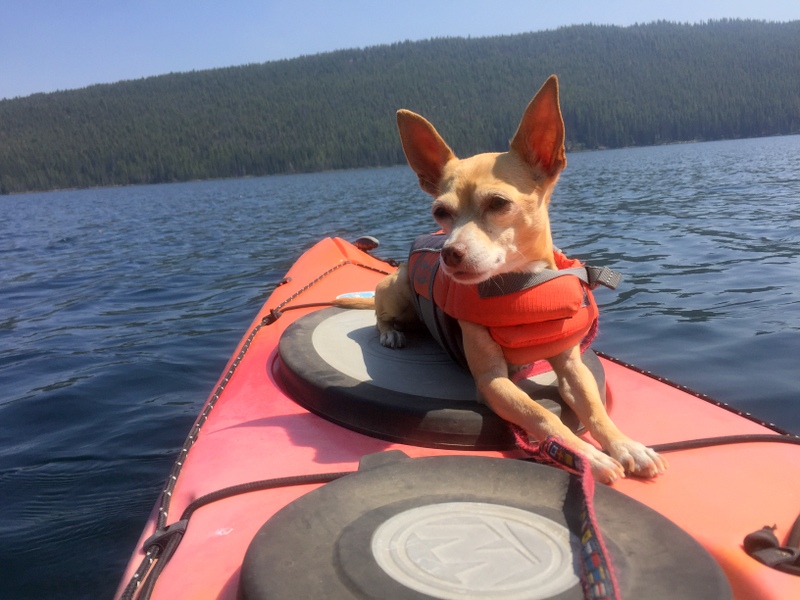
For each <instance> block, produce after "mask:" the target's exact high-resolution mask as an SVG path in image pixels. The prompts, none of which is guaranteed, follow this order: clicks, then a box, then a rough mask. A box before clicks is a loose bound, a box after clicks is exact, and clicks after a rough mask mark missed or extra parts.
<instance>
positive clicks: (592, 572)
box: [511, 424, 621, 600]
mask: <svg viewBox="0 0 800 600" xmlns="http://www.w3.org/2000/svg"><path fill="white" fill-rule="evenodd" d="M511 429H512V431H513V432H514V437H515V438H516V440H517V445H518V446H519V447H520V448H522V449H523V450H525V451H526V452H528V453H530V454H531V455H532V457H533V458H534V460H536V461H537V462H543V463H549V464H553V465H555V466H558V467H561V468H562V469H564V470H566V471H568V472H570V473H573V474H575V475H578V476H579V477H580V482H581V491H582V494H581V496H582V497H581V498H580V499H579V507H580V510H579V512H580V515H579V516H580V520H581V536H580V542H581V546H580V550H581V552H580V563H581V572H582V573H581V575H582V576H581V583H582V585H583V595H584V598H586V600H620V598H621V596H620V593H619V586H618V585H617V579H616V577H615V575H614V569H613V566H612V564H611V557H610V555H609V553H608V548H607V547H606V544H605V542H604V541H603V537H602V535H601V534H600V527H599V526H598V524H597V516H596V515H595V512H594V477H592V472H591V469H590V468H589V464H588V462H587V461H586V458H585V457H584V456H583V455H582V454H581V453H579V452H577V451H576V450H574V449H572V448H570V447H569V446H567V445H566V444H564V442H563V440H561V438H558V437H555V436H551V437H548V438H547V439H545V440H544V441H543V442H541V443H531V441H530V440H529V439H528V435H527V434H526V433H525V431H524V430H523V429H522V428H520V427H518V426H516V425H513V424H512V425H511Z"/></svg>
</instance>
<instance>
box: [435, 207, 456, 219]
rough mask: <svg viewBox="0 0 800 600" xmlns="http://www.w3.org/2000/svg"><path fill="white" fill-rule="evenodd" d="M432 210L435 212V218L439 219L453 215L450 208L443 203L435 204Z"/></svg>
mask: <svg viewBox="0 0 800 600" xmlns="http://www.w3.org/2000/svg"><path fill="white" fill-rule="evenodd" d="M431 212H432V213H433V218H434V219H436V220H437V221H444V220H446V219H449V218H450V217H452V216H453V215H452V214H451V213H450V210H449V209H448V208H447V207H445V206H442V205H441V204H435V205H434V206H433V209H432V210H431Z"/></svg>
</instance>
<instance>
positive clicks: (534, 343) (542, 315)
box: [409, 233, 618, 366]
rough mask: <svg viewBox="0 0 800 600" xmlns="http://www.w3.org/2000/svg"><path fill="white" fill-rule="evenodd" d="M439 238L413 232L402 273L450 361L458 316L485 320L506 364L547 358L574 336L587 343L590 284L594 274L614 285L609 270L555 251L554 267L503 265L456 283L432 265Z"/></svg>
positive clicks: (459, 355)
mask: <svg viewBox="0 0 800 600" xmlns="http://www.w3.org/2000/svg"><path fill="white" fill-rule="evenodd" d="M445 239H446V236H445V235H444V234H441V233H438V234H432V235H425V236H420V237H419V238H417V239H416V240H415V242H414V244H413V245H412V248H411V253H410V255H409V277H410V279H411V284H412V289H413V290H414V296H415V302H416V306H417V312H418V313H419V316H420V318H421V319H422V320H423V322H425V324H426V325H427V326H428V329H429V330H430V331H431V333H432V334H433V336H434V337H435V338H436V340H437V341H438V342H439V343H440V344H441V345H442V346H443V347H444V348H445V350H446V351H447V352H448V353H449V354H450V355H451V356H452V357H453V358H454V359H455V360H456V361H457V362H459V363H461V364H462V365H465V366H466V359H465V358H464V353H463V347H462V343H461V332H460V328H459V327H458V324H457V321H458V320H464V321H470V322H473V323H478V324H479V325H484V326H486V327H487V328H488V329H489V332H490V334H491V336H492V338H493V339H494V340H495V341H496V342H497V343H498V344H499V345H500V346H501V347H502V349H503V354H504V355H505V358H506V360H507V361H508V362H509V363H511V364H514V365H526V364H530V363H533V362H535V361H537V360H541V359H545V358H550V357H552V356H555V355H556V354H558V353H560V352H563V351H564V350H566V349H568V348H571V347H572V346H576V345H578V344H581V345H582V347H583V348H584V349H585V347H588V344H589V343H590V342H591V339H588V338H591V337H593V335H594V333H595V331H596V326H597V317H598V310H597V304H596V303H595V301H594V297H593V295H592V292H591V288H592V287H594V284H595V282H599V283H604V284H606V285H608V286H609V287H616V283H617V282H618V275H617V274H615V273H614V272H613V271H610V270H608V269H594V276H592V275H590V274H589V272H588V271H587V269H586V268H585V267H584V266H583V264H582V263H581V262H580V261H579V260H571V259H569V258H567V257H566V256H564V255H563V254H562V253H561V252H559V251H555V253H554V258H555V262H556V266H557V267H558V271H553V270H545V271H544V272H542V273H536V274H532V273H508V274H504V275H498V276H496V277H493V278H491V279H489V280H487V281H484V282H482V283H480V284H475V285H465V284H460V283H457V282H455V281H453V280H452V279H450V278H449V277H447V276H445V275H444V274H443V273H442V271H441V269H439V254H440V251H441V247H442V245H443V244H444V241H445ZM590 269H593V268H591V267H590ZM609 274H610V275H611V277H610V278H609Z"/></svg>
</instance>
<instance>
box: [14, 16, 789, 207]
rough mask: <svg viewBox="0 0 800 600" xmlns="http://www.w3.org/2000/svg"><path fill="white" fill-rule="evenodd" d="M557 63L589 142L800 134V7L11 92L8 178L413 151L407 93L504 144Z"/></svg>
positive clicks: (198, 172)
mask: <svg viewBox="0 0 800 600" xmlns="http://www.w3.org/2000/svg"><path fill="white" fill-rule="evenodd" d="M551 73H557V74H558V75H559V78H560V80H561V90H562V97H561V98H562V107H563V109H564V120H565V122H566V126H567V136H568V142H569V146H570V148H571V149H583V148H599V147H619V146H632V145H650V144H660V143H668V142H676V141H686V140H710V139H720V138H738V137H754V136H762V135H776V134H789V133H800V21H797V22H791V23H765V22H755V21H717V22H709V23H706V24H701V25H678V24H673V23H666V22H660V23H653V24H649V25H637V26H632V27H624V28H622V27H611V26H592V25H587V26H575V27H567V28H562V29H558V30H555V31H546V32H540V33H531V34H524V35H515V36H503V37H492V38H481V39H462V38H453V39H437V40H431V41H425V42H406V43H399V44H392V45H386V46H377V47H372V48H367V49H364V50H347V51H338V52H333V53H328V54H321V55H316V56H307V57H301V58H297V59H293V60H285V61H278V62H269V63H265V64H254V65H247V66H241V67H232V68H227V69H215V70H209V71H198V72H191V73H181V74H171V75H165V76H160V77H152V78H148V79H142V80H137V81H125V82H121V83H116V84H111V85H97V86H92V87H89V88H85V89H81V90H73V91H63V92H56V93H51V94H36V95H33V96H29V97H26V98H18V99H13V100H4V101H0V192H2V193H11V192H21V191H26V190H45V189H54V188H71V187H89V186H102V185H121V184H131V183H150V182H169V181H182V180H190V179H204V178H221V177H235V176H245V175H262V174H272V173H292V172H301V171H315V170H327V169H342V168H351V167H364V166H378V165H390V164H397V163H401V162H403V160H404V159H403V154H402V150H401V148H400V144H399V142H398V138H397V134H396V128H395V117H394V113H395V111H396V110H397V109H398V108H408V109H411V110H414V111H416V112H419V113H421V114H423V115H425V116H426V117H427V118H429V119H430V120H431V121H432V122H433V123H434V124H435V125H436V126H437V128H438V129H439V131H440V132H441V133H442V134H443V135H444V136H445V138H446V139H447V140H448V141H449V142H450V144H451V145H452V146H453V149H454V150H455V151H456V153H458V154H462V155H467V154H469V153H472V152H475V151H487V150H502V149H505V148H506V147H507V143H508V139H509V138H510V136H511V135H512V134H513V132H514V129H515V127H516V124H517V122H518V120H519V117H520V116H521V114H522V111H523V109H524V107H525V106H526V104H527V103H528V101H529V100H530V98H531V96H532V95H533V93H534V92H535V91H536V90H537V89H538V87H539V86H540V85H541V84H542V82H543V81H544V80H545V78H546V77H547V76H548V75H550V74H551Z"/></svg>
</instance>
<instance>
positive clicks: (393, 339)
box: [381, 331, 406, 348]
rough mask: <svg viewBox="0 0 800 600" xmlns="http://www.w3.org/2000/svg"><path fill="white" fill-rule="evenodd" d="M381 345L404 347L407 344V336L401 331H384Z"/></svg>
mask: <svg viewBox="0 0 800 600" xmlns="http://www.w3.org/2000/svg"><path fill="white" fill-rule="evenodd" d="M381 345H382V346H385V347H387V348H403V347H404V346H405V345H406V336H405V335H403V334H402V332H400V331H389V332H387V333H382V334H381Z"/></svg>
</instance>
